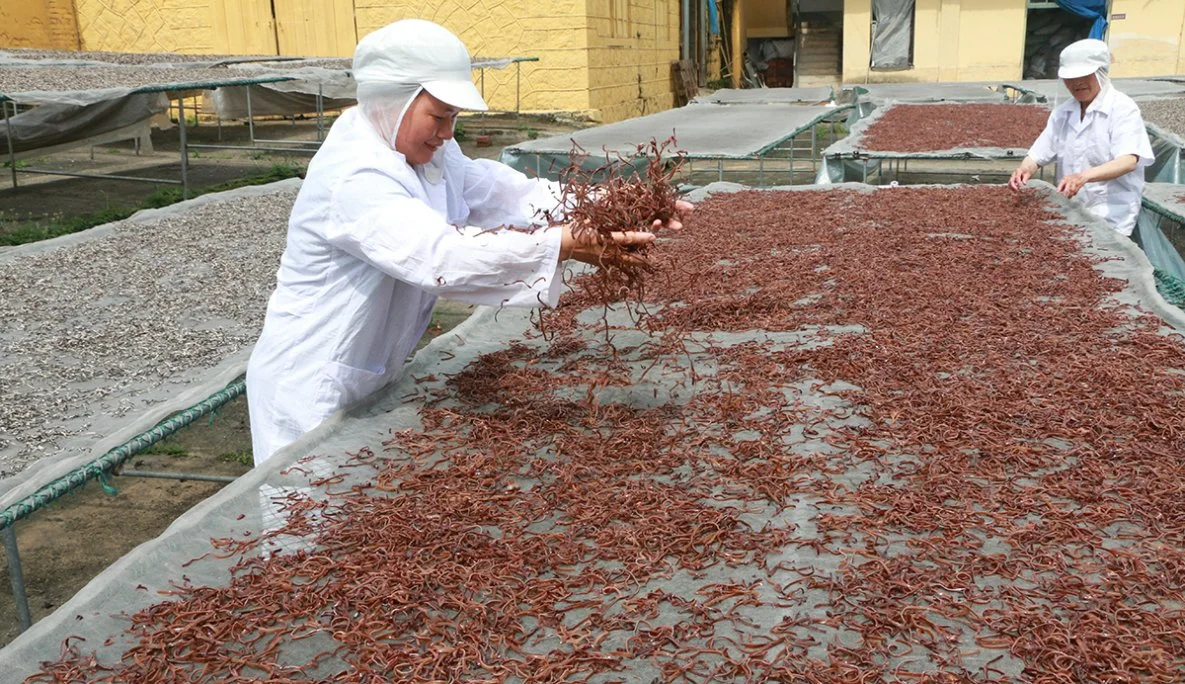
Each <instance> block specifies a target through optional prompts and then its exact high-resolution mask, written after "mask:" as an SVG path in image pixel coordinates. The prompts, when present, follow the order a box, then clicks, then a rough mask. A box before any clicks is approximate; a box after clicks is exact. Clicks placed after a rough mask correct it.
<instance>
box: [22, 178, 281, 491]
mask: <svg viewBox="0 0 1185 684" xmlns="http://www.w3.org/2000/svg"><path fill="white" fill-rule="evenodd" d="M295 197H296V193H295V191H294V190H291V189H287V190H277V191H276V192H275V193H274V194H267V195H263V196H257V197H248V198H238V199H232V200H228V201H224V202H216V203H211V204H206V205H203V206H199V207H196V208H192V209H189V210H188V211H185V212H184V213H178V214H177V215H172V216H168V217H166V218H161V219H157V220H152V221H148V222H143V223H138V222H132V221H123V222H120V223H119V224H117V226H116V227H115V229H114V230H113V231H112V232H111V233H109V234H106V235H104V236H102V237H99V238H96V239H92V240H89V241H87V242H82V243H80V244H74V245H69V246H64V247H61V248H57V249H52V250H49V251H44V252H36V253H31V254H17V255H12V256H9V257H7V258H5V259H3V260H2V261H0V292H3V293H4V297H3V298H0V320H3V321H5V325H4V327H3V328H2V329H0V478H3V477H8V476H11V475H13V474H15V473H16V472H18V471H20V470H22V469H23V468H24V467H25V466H27V465H28V464H29V463H31V462H32V461H34V460H36V459H38V458H40V457H42V456H43V455H47V454H49V453H51V452H52V453H54V454H55V456H57V455H59V450H56V449H52V447H54V445H55V442H56V441H58V440H60V439H62V438H64V437H67V436H70V435H79V434H81V433H84V432H85V433H90V432H94V433H96V435H97V437H102V436H104V434H107V433H109V432H110V430H111V429H112V428H115V427H118V426H120V425H122V424H123V423H125V422H126V420H127V419H128V418H129V417H131V416H129V414H132V416H134V415H136V413H133V412H139V411H143V410H144V408H145V404H146V401H147V400H146V399H145V396H146V393H147V392H149V390H151V389H153V388H157V393H158V394H159V393H160V391H159V390H160V389H161V388H163V391H164V392H165V396H168V393H172V394H174V395H175V394H176V393H177V392H178V391H179V390H181V389H184V386H185V385H192V384H193V383H198V382H201V381H202V380H203V379H204V378H205V376H206V375H207V374H208V372H209V371H210V369H212V368H213V367H214V366H216V365H218V364H219V363H220V362H221V361H222V360H224V359H225V358H227V357H228V356H230V355H231V354H233V353H235V352H238V351H240V350H243V349H245V348H246V347H248V346H249V345H251V344H253V343H254V342H255V339H256V337H257V336H258V334H259V330H260V326H261V325H262V323H263V314H264V311H265V307H266V302H267V297H268V296H269V295H270V294H271V291H272V289H273V287H274V286H275V273H276V268H277V266H278V264H279V257H280V253H281V252H282V251H283V246H284V236H285V230H286V223H287V218H288V214H289V212H290V210H291V208H292V203H293V201H294V200H295Z"/></svg>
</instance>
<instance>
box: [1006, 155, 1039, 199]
mask: <svg viewBox="0 0 1185 684" xmlns="http://www.w3.org/2000/svg"><path fill="white" fill-rule="evenodd" d="M1036 172H1037V162H1035V161H1033V160H1032V159H1031V158H1029V157H1025V160H1024V161H1022V162H1021V163H1020V166H1018V167H1016V170H1015V171H1013V172H1012V178H1009V179H1008V187H1010V188H1012V189H1013V190H1018V191H1019V190H1020V189H1021V188H1023V187H1024V185H1025V183H1028V182H1029V179H1030V178H1032V177H1033V174H1034V173H1036Z"/></svg>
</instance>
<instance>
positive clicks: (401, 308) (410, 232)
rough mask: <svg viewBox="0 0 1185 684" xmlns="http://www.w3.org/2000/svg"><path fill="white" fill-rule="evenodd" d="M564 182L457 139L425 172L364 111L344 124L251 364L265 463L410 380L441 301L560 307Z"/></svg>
mask: <svg viewBox="0 0 1185 684" xmlns="http://www.w3.org/2000/svg"><path fill="white" fill-rule="evenodd" d="M557 204H558V186H557V185H555V184H552V183H548V182H546V181H541V180H534V179H530V178H527V177H526V176H525V175H523V174H521V173H519V172H517V171H514V170H513V169H511V168H509V167H507V166H505V165H503V164H499V163H497V162H493V161H489V160H473V159H469V158H467V157H466V156H465V155H464V154H462V152H461V149H460V147H459V146H458V145H457V144H456V142H454V141H452V140H448V141H447V142H446V143H445V145H444V146H443V147H442V148H441V149H440V150H439V151H438V152H437V153H436V156H435V157H434V158H433V160H432V162H430V163H429V164H426V165H423V166H422V167H416V168H413V167H411V166H409V165H408V164H407V162H406V161H405V159H404V157H403V155H402V154H399V153H397V152H394V151H392V149H391V148H390V147H389V146H388V145H387V144H386V143H384V141H383V140H382V139H381V138H380V137H379V135H378V134H377V133H376V132H375V131H374V129H373V128H372V127H371V125H370V124H369V123H368V122H367V120H366V119H365V118H364V117H363V116H361V114H360V113H359V111H358V110H357V109H351V110H348V111H346V112H345V113H344V114H343V115H342V116H341V118H339V119H338V120H337V121H336V122H335V123H334V125H333V128H332V129H331V130H330V132H329V136H328V137H327V138H326V140H325V142H324V144H323V145H322V146H321V149H320V151H318V152H317V154H316V156H315V157H313V159H312V161H311V162H310V163H309V168H308V173H307V174H306V178H305V181H304V184H303V185H302V187H301V189H300V193H299V195H298V196H297V198H296V204H295V206H294V207H293V209H292V215H291V218H290V219H289V224H288V242H287V246H286V248H285V250H284V255H283V257H282V258H281V260H280V270H279V272H278V273H277V277H276V280H277V283H276V290H275V293H274V294H272V297H271V299H270V300H269V302H268V307H267V317H266V319H265V321H264V324H263V332H262V333H261V335H260V338H259V341H258V343H257V344H256V346H255V349H254V351H253V352H252V354H251V359H250V361H249V362H248V364H247V400H248V406H249V411H250V418H251V439H252V448H253V451H254V458H255V463H256V464H259V463H262V462H263V461H264V460H266V459H267V458H268V457H269V456H271V455H272V454H273V453H275V451H276V450H277V449H280V448H281V447H283V446H286V445H288V444H290V443H291V442H293V441H295V440H296V439H297V438H298V437H300V436H301V435H303V434H305V433H306V432H308V431H309V430H311V429H313V428H314V427H316V426H317V425H318V424H320V423H321V422H322V421H323V420H324V419H325V418H327V417H329V416H330V415H332V414H333V413H335V412H337V411H338V410H339V409H342V408H344V407H346V406H348V405H350V404H352V403H354V402H356V401H358V400H359V399H361V398H363V397H365V396H367V395H368V394H371V393H372V392H374V391H375V390H377V389H379V388H380V387H382V386H383V385H385V384H387V383H389V382H391V381H393V380H395V379H396V378H398V377H399V375H400V371H401V369H402V367H403V365H404V361H405V360H406V358H407V356H408V355H409V354H410V353H411V351H412V350H413V348H414V347H415V345H416V342H417V341H418V340H419V339H420V337H421V336H422V335H423V333H424V331H425V330H426V329H427V326H428V323H429V320H430V318H431V314H432V307H433V304H434V303H435V302H436V298H437V296H446V297H449V298H451V299H456V300H459V301H463V302H468V303H472V304H478V305H487V306H537V305H541V304H542V305H547V306H554V305H555V304H556V301H557V299H558V298H559V293H560V286H561V280H562V279H561V277H560V276H559V268H558V261H559V258H558V257H559V251H560V240H561V231H560V230H559V229H542V228H540V229H539V230H536V231H535V232H533V233H528V232H521V231H511V230H489V229H491V228H496V227H498V226H503V225H512V226H520V227H521V226H528V225H531V224H532V222H533V221H534V223H535V224H536V225H538V223H539V222H540V219H539V218H538V216H537V210H540V209H548V210H550V209H553V208H555V207H556V205H557Z"/></svg>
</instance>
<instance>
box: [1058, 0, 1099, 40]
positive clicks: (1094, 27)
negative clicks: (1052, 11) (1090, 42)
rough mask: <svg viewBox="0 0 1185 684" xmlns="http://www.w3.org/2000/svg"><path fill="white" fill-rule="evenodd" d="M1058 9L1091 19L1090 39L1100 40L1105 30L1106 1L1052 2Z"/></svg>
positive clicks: (1070, 0)
mask: <svg viewBox="0 0 1185 684" xmlns="http://www.w3.org/2000/svg"><path fill="white" fill-rule="evenodd" d="M1054 2H1056V3H1057V4H1058V7H1061V8H1062V9H1064V10H1066V11H1067V12H1073V13H1074V14H1077V15H1078V16H1080V17H1086V18H1087V19H1093V20H1094V23H1093V24H1091V26H1090V37H1091V38H1098V39H1099V40H1102V38H1103V33H1104V32H1105V31H1106V30H1107V0H1054Z"/></svg>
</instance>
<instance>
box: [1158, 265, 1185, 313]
mask: <svg viewBox="0 0 1185 684" xmlns="http://www.w3.org/2000/svg"><path fill="white" fill-rule="evenodd" d="M1152 276H1153V277H1154V278H1155V279H1156V290H1157V291H1158V292H1160V296H1161V297H1164V299H1165V301H1167V302H1168V303H1169V304H1172V305H1173V306H1175V307H1179V308H1182V309H1185V280H1182V279H1180V278H1178V277H1176V276H1174V275H1171V274H1169V273H1166V272H1164V271H1162V270H1160V269H1159V268H1156V269H1153V270H1152Z"/></svg>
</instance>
